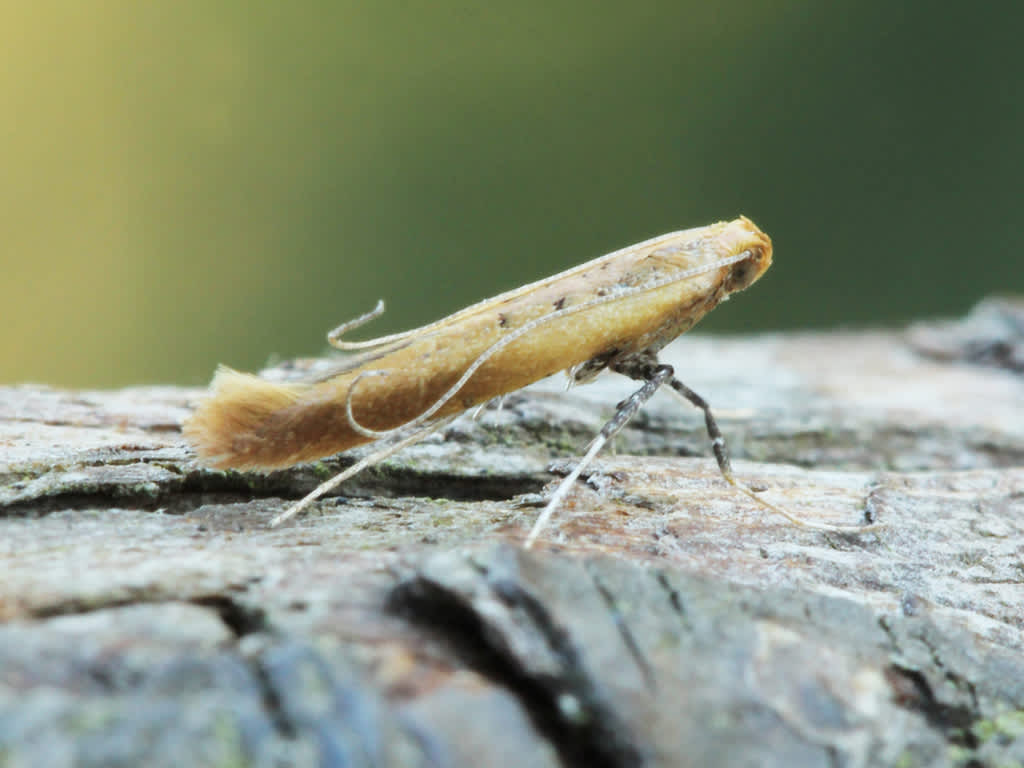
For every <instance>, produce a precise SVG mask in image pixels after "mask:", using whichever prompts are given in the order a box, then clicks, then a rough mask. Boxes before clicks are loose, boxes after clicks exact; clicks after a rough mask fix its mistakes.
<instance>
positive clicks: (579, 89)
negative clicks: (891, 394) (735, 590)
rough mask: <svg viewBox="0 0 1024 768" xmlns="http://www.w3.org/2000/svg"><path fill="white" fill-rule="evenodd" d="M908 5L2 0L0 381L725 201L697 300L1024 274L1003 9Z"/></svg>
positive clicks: (150, 371) (1016, 136)
mask: <svg viewBox="0 0 1024 768" xmlns="http://www.w3.org/2000/svg"><path fill="white" fill-rule="evenodd" d="M926 7H927V6H924V5H923V4H921V5H920V8H918V9H915V8H914V7H913V4H911V7H903V8H901V9H899V10H895V9H893V8H892V7H890V6H888V5H878V6H877V7H875V6H870V5H864V6H863V7H861V6H856V7H854V6H846V7H845V8H840V7H839V6H836V7H835V8H832V7H831V6H816V5H814V4H807V3H798V2H782V3H777V4H770V5H765V4H760V3H753V2H745V3H743V2H741V3H736V4H731V5H729V6H728V7H726V6H719V5H716V4H706V3H697V2H682V3H679V2H667V1H663V2H662V1H655V0H650V1H648V2H638V3H634V4H621V5H618V4H613V5H607V6H605V5H601V6H600V7H598V6H597V5H595V4H591V3H584V2H566V3H561V4H558V5H557V7H552V6H551V4H545V3H541V2H533V1H531V2H524V3H517V4H461V3H454V2H441V3H427V2H409V3H336V2H298V3H292V4H282V3H227V2H225V3H200V2H194V1H193V2H174V3H171V2H153V3H139V2H128V1H127V0H120V1H116V0H108V1H107V2H91V3H77V2H43V3H13V2H8V3H3V4H0V267H2V279H0V306H2V307H3V313H4V318H5V320H6V322H5V323H4V324H3V326H2V330H0V383H18V382H26V381H33V382H41V383H49V384H53V385H56V386H76V387H89V386H115V385H123V384H130V383H203V382H205V381H206V379H207V378H208V376H209V375H210V373H212V370H213V367H214V365H215V364H216V363H217V362H225V363H229V364H232V365H235V366H238V367H241V368H255V367H259V366H260V365H262V364H263V363H264V362H265V361H266V360H268V359H269V358H271V357H272V356H284V357H288V356H295V355H301V354H315V353H318V352H320V351H321V350H322V349H323V347H324V344H323V334H324V333H325V332H326V331H327V330H329V328H330V327H332V326H333V325H336V324H338V323H340V322H342V321H344V320H346V319H348V318H349V317H351V316H353V315H357V314H360V313H361V312H364V311H366V310H367V309H369V308H370V307H372V305H373V303H374V302H375V301H376V299H377V298H380V297H384V298H386V299H388V301H389V312H388V314H387V315H386V316H385V320H384V321H383V322H381V323H378V324H377V327H374V328H372V329H369V332H378V331H379V332H381V333H384V332H388V331H393V330H398V329H401V328H404V327H409V326H411V325H415V324H420V323H425V322H429V321H431V320H433V319H436V318H437V317H439V316H441V315H444V314H446V313H449V312H452V311H455V310H457V309H459V308H461V307H462V306H463V305H465V304H468V303H470V302H472V301H475V300H477V299H480V298H483V297H485V296H487V295H490V294H494V293H497V292H499V291H502V290H505V289H508V288H510V287H512V286H514V285H516V284H520V283H522V282H525V281H527V280H533V279H537V278H539V277H542V276H545V275H547V274H550V273H553V272H555V271H557V270H559V269H562V268H565V267H566V266H568V265H571V264H574V263H577V262H580V261H583V260H585V259H590V258H593V257H595V256H598V255H600V254H601V253H602V252H606V251H609V250H612V249H614V248H617V247H620V246H623V245H626V244H628V243H629V242H632V241H635V240H638V239H641V238H643V237H647V236H650V235H653V234H656V233H658V232H662V231H668V230H671V229H678V228H683V227H688V226H696V225H701V224H706V223H709V222H710V221H713V220H715V219H725V218H732V217H734V216H736V215H737V214H740V213H744V214H747V215H749V216H751V217H752V218H753V219H754V220H755V221H756V222H757V223H758V224H759V225H761V226H762V227H763V228H764V229H765V230H766V231H767V232H769V233H770V234H771V235H772V236H773V238H774V239H775V242H776V267H774V268H773V273H772V274H770V275H769V276H768V278H766V280H765V281H763V283H762V284H759V285H758V287H757V288H756V289H755V290H754V291H751V292H750V293H749V295H744V296H743V298H742V300H738V301H736V302H733V303H730V305H729V306H728V307H725V308H723V309H721V310H719V313H722V314H723V315H724V317H723V319H722V320H721V321H719V320H717V318H716V317H713V318H712V319H711V324H712V325H713V326H714V327H717V328H721V329H729V328H732V329H742V330H757V329H759V328H766V329H767V328H773V327H780V326H793V325H830V324H836V323H884V322H899V321H902V320H905V319H907V318H908V317H911V316H915V315H920V314H935V313H947V314H949V313H954V312H960V311H963V309H965V308H966V307H967V306H969V305H970V304H971V303H972V302H973V301H974V300H976V299H977V298H980V297H981V295H983V294H985V293H989V292H992V291H994V290H1002V291H1004V292H1005V291H1007V290H1021V289H1024V285H1022V282H1021V276H1020V272H1021V271H1020V269H1019V267H1020V262H1019V256H1015V253H1016V251H1015V248H1016V238H1015V236H1016V231H1015V230H1016V226H1015V224H1014V221H1013V219H1014V218H1015V215H1016V205H1015V202H1016V197H1017V195H1016V193H1015V190H1016V189H1017V187H1018V186H1019V173H1011V170H1010V169H1011V168H1012V167H1018V168H1019V167H1020V161H1021V153H1022V150H1021V146H1020V145H1021V142H1020V136H1021V135H1022V133H1021V128H1022V124H1024V123H1022V111H1021V106H1020V101H1021V100H1020V99H1019V98H1018V96H1017V94H1016V87H1017V86H1019V83H1020V82H1021V79H1020V77H1019V75H1020V69H1021V65H1020V64H1019V56H1017V55H1016V54H1015V53H1014V51H1015V48H1014V44H1013V42H1012V40H1011V38H1012V34H1011V30H1012V29H1013V28H1014V25H1013V23H1011V22H1012V20H1011V19H1008V18H1005V17H1003V18H1002V19H1001V22H1000V23H999V24H992V23H989V22H988V20H986V19H976V18H975V17H976V16H977V15H979V14H984V13H985V11H984V10H981V9H979V8H975V9H974V10H973V11H972V12H971V13H972V14H973V16H969V17H966V16H965V17H964V18H956V17H955V16H954V17H950V18H945V19H936V18H935V16H936V15H935V14H929V15H924V14H922V13H920V12H919V11H921V10H923V9H924V8H926ZM1018 17H1019V13H1018ZM1003 38H1006V39H1005V40H1004V39H1003ZM940 52H941V57H940V56H939V55H938V54H939V53H940ZM1014 83H1016V84H1017V86H1015V85H1013V84H1014ZM968 250H972V251H973V253H972V255H973V257H974V259H975V261H974V262H973V266H972V267H971V268H970V269H967V268H965V261H964V255H965V252H966V251H968ZM1014 258H1016V259H1017V261H1016V264H1015V263H1014ZM925 259H927V260H928V261H927V265H928V269H927V270H924V269H923V267H922V265H923V263H925V262H924V260H925ZM717 314H718V313H716V315H717ZM719 323H720V324H719Z"/></svg>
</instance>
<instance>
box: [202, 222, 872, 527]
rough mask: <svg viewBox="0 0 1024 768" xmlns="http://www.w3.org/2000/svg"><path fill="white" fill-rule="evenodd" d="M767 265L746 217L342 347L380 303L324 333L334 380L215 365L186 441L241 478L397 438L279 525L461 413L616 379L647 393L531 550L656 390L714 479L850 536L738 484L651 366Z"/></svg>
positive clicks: (718, 442) (663, 372) (669, 377)
mask: <svg viewBox="0 0 1024 768" xmlns="http://www.w3.org/2000/svg"><path fill="white" fill-rule="evenodd" d="M771 263H772V245H771V240H770V239H769V238H768V236H767V235H766V234H764V233H763V232H762V231H761V230H759V229H758V228H757V227H756V226H755V225H754V223H753V222H751V221H750V220H749V219H747V218H745V217H741V218H738V219H735V220H733V221H726V222H719V223H716V224H711V225H709V226H706V227H698V228H695V229H687V230H683V231H680V232H672V233H670V234H667V235H662V236H660V237H655V238H651V239H650V240H645V241H644V242H642V243H637V244H636V245H632V246H629V247H628V248H623V249H622V250H618V251H615V252H613V253H609V254H607V255H605V256H602V257H600V258H598V259H595V260H593V261H588V262H586V263H584V264H581V265H579V266H577V267H573V268H572V269H568V270H566V271H564V272H561V273H559V274H557V275H554V276H553V277H549V278H546V279H544V280H540V281H538V282H535V283H530V284H529V285H525V286H523V287H521V288H516V289H515V290H512V291H508V292H507V293H503V294H501V295H499V296H495V297H494V298H492V299H487V300H486V301H482V302H480V303H478V304H474V305H473V306H471V307H468V308H466V309H464V310H462V311H460V312H456V313H455V314H453V315H450V316H448V317H446V318H444V319H443V320H439V321H438V322H436V323H433V324H431V325H427V326H424V327H422V328H417V329H415V330H412V331H406V332H404V333H397V334H393V335H389V336H383V337H380V338H377V339H373V340H371V341H364V342H346V341H342V340H341V336H342V334H344V333H345V332H347V331H350V330H352V329H353V328H356V327H358V326H360V325H362V324H364V323H365V322H367V321H369V320H370V319H372V318H373V317H376V316H377V315H379V314H380V313H381V312H382V311H383V304H382V303H379V304H378V305H377V308H376V309H375V310H373V311H372V312H370V313H368V314H366V315H363V316H362V317H359V318H356V319H355V320H353V321H351V322H349V323H346V324H345V325H343V326H341V327H340V328H338V329H336V330H335V331H333V332H332V333H331V334H330V335H329V336H328V340H329V341H330V342H331V343H332V344H333V345H334V346H336V347H338V348H340V349H343V350H349V351H353V350H358V351H359V354H356V355H353V356H351V357H349V358H347V359H344V360H343V361H342V362H341V363H340V364H339V365H338V367H337V368H335V369H333V370H331V371H330V372H329V373H328V374H326V375H323V376H320V377H318V378H316V379H313V380H309V381H303V382H293V383H278V382H271V381H267V380H265V379H261V378H259V377H257V376H254V375H251V374H245V373H239V372H237V371H233V370H230V369H228V368H224V367H222V368H220V369H219V370H218V371H217V374H216V375H215V377H214V379H213V383H212V384H211V392H210V395H209V396H208V397H207V398H206V399H205V400H204V401H203V402H201V403H200V405H199V406H198V408H197V409H196V411H195V413H194V414H193V415H192V417H191V418H190V419H189V420H188V421H187V422H186V424H185V426H184V433H185V437H186V438H187V439H188V441H189V442H190V443H191V444H192V445H193V446H194V447H195V449H196V451H197V453H198V455H199V458H200V460H201V461H202V462H204V463H206V464H208V465H210V466H213V467H219V468H237V469H270V468H275V467H289V466H292V465H294V464H298V463H300V462H304V461H310V460H313V459H317V458H320V457H323V456H329V455H331V454H334V453H338V452H339V451H344V450H347V449H349V448H352V447H354V446H357V445H361V444H363V443H367V442H370V441H373V440H382V439H384V438H388V437H398V438H401V439H398V440H397V441H392V442H391V443H390V444H389V445H387V446H386V447H385V448H383V449H382V450H380V451H377V452H375V453H372V454H371V455H369V456H367V457H366V458H364V459H362V460H361V461H359V462H356V463H355V464H354V465H352V466H351V467H349V468H348V469H346V470H345V471H344V472H342V473H341V474H339V475H338V476H336V477H334V478H332V479H331V480H329V481H327V482H326V483H324V484H323V485H321V486H320V487H319V488H317V489H316V490H315V491H313V492H312V493H311V494H309V495H308V496H307V497H306V498H304V499H302V500H301V501H299V502H298V503H297V504H295V505H293V506H292V507H291V508H290V509H288V510H286V511H285V512H284V513H282V514H281V515H279V516H278V517H277V518H275V520H274V521H272V523H271V524H272V525H276V524H278V523H280V522H282V521H283V520H285V519H288V518H289V517H291V516H292V515H294V514H295V513H297V512H298V511H300V510H301V509H302V508H304V507H306V506H307V505H308V504H310V503H311V502H312V501H313V500H315V499H316V498H319V497H320V496H321V495H323V494H324V493H326V492H327V491H329V490H331V489H333V488H334V487H336V486H337V485H338V484H340V483H341V482H342V481H344V480H345V479H347V478H349V477H351V476H352V475H354V474H356V472H359V471H361V470H362V469H364V468H366V467H367V466H370V465H371V464H373V463H376V462H378V461H380V460H382V459H384V458H386V457H387V456H390V455H391V454H392V453H394V452H395V451H397V450H400V449H401V448H403V447H405V446H407V445H410V444H412V443H413V442H416V441H417V440H420V439H422V438H423V437H425V436H426V435H428V434H430V433H431V432H433V431H434V430H436V429H437V428H439V427H440V426H443V425H444V424H446V423H447V422H448V421H450V420H451V419H452V418H454V417H455V416H457V415H458V414H460V413H462V412H463V411H465V410H467V409H470V408H474V407H476V406H479V405H482V404H485V403H487V402H488V401H490V400H492V399H494V398H496V397H500V396H501V395H504V394H507V393H509V392H513V391H515V390H518V389H521V388H523V387H525V386H526V385H528V384H531V383H533V382H535V381H538V380H539V379H542V378H544V377H546V376H550V375H551V374H554V373H556V372H558V371H560V370H566V371H567V373H568V375H569V378H570V381H571V383H583V382H586V381H588V380H590V379H592V378H593V377H594V376H596V375H597V374H598V373H600V372H601V371H603V370H605V369H608V370H612V371H615V372H617V373H622V374H624V375H626V376H629V377H631V378H633V379H637V380H639V381H643V382H644V384H643V386H641V388H640V389H639V390H637V392H636V393H635V394H634V395H633V396H632V397H631V398H629V399H628V400H626V401H624V402H623V403H622V404H621V405H620V408H619V410H618V412H617V413H616V415H615V416H614V417H613V418H612V420H611V421H609V422H608V424H607V425H605V428H604V429H602V430H601V433H600V434H599V435H598V436H597V438H595V440H594V442H592V443H591V445H590V447H589V450H588V451H587V453H586V455H585V456H584V457H583V459H582V460H581V461H580V462H579V463H578V464H577V466H576V468H575V469H574V471H573V472H572V473H571V474H570V475H569V476H568V477H566V478H565V479H564V480H563V482H562V483H561V485H560V486H559V487H558V488H557V489H556V491H555V493H554V495H553V496H552V498H551V501H550V502H549V503H548V506H547V507H546V508H545V510H544V511H543V512H542V513H541V515H540V517H539V518H538V521H537V523H536V524H535V525H534V528H533V530H532V531H531V533H530V535H529V537H528V538H527V541H526V545H527V546H530V545H531V544H532V543H533V542H534V541H535V540H536V538H537V535H538V534H539V532H540V531H541V529H542V527H543V525H544V524H545V523H546V521H547V520H548V518H549V517H550V516H551V514H552V513H553V512H554V510H555V509H556V508H557V506H558V504H559V503H560V501H561V499H562V498H564V496H565V495H566V494H567V493H568V492H569V490H570V488H571V486H572V484H573V483H574V482H575V480H576V478H577V477H578V476H579V474H580V472H581V471H582V470H583V468H584V467H585V466H586V464H587V463H589V461H590V460H592V459H593V457H594V456H596V455H597V453H598V452H599V451H600V450H601V448H602V446H603V445H604V444H605V443H606V442H607V441H608V440H609V439H611V438H612V437H613V436H614V435H615V434H616V433H617V432H618V431H619V430H620V429H621V428H622V427H623V426H624V425H625V424H626V422H627V421H628V420H629V418H630V417H631V416H632V415H633V414H634V413H636V411H637V410H638V409H639V408H640V406H642V405H643V403H644V402H646V400H647V399H648V398H650V396H651V395H652V394H653V393H654V392H655V391H656V390H657V389H658V388H659V386H661V385H662V384H668V385H669V386H670V388H671V390H672V391H674V392H675V393H676V394H679V395H682V396H683V397H684V398H685V399H687V400H688V401H689V402H691V403H692V404H694V405H696V406H697V407H698V408H701V409H702V410H703V411H704V415H705V421H706V423H707V427H708V432H709V434H710V435H711V437H712V440H713V447H714V451H715V456H716V459H717V460H718V464H719V468H720V469H721V471H722V474H723V476H724V477H725V479H726V480H728V481H729V482H730V483H731V484H732V485H734V486H735V487H736V488H737V489H738V490H740V491H741V492H743V493H745V494H747V495H748V496H750V497H751V498H753V499H755V500H756V501H758V502H759V503H760V504H762V505H764V506H767V507H769V508H771V509H772V510H774V511H776V512H778V513H780V514H782V515H784V516H786V517H787V518H788V519H790V520H792V521H794V522H797V523H798V524H801V525H806V526H810V527H815V528H823V529H826V530H847V528H845V527H842V526H831V525H825V524H820V523H811V522H805V521H801V520H799V519H796V518H794V517H793V516H792V515H790V514H789V513H788V512H786V511H785V510H783V509H781V508H779V507H776V506H774V505H771V504H769V503H768V502H766V501H764V500H762V499H760V498H759V497H758V496H756V495H755V494H754V493H753V492H752V491H750V490H749V489H748V488H746V486H743V485H741V484H740V483H739V482H738V481H737V480H736V479H735V478H734V477H733V474H732V469H731V467H730V464H729V460H728V455H727V454H726V451H725V443H724V440H723V439H722V435H721V433H720V432H719V430H718V427H717V425H715V422H714V418H713V416H712V415H711V410H710V408H709V407H708V405H707V403H706V402H705V401H704V400H703V399H702V398H700V396H699V395H697V394H696V393H695V392H693V391H692V390H690V389H689V388H687V387H686V386H685V385H684V384H682V382H680V381H678V379H676V378H675V376H674V373H673V371H672V369H671V367H670V366H666V365H662V364H660V363H659V362H658V359H657V353H658V351H659V350H660V349H661V348H662V347H664V346H665V345H666V344H668V343H669V342H670V341H672V340H673V339H675V338H676V337H677V336H679V335H680V334H682V333H684V332H685V331H687V330H689V329H690V328H691V327H693V325H694V324H696V323H697V321H699V320H700V319H701V318H702V317H703V316H704V315H705V314H707V313H708V312H709V311H711V310H712V309H714V308H715V306H717V305H718V304H719V303H720V302H721V301H724V300H725V299H726V298H728V297H729V295H730V294H732V293H735V292H736V291H741V290H743V289H744V288H747V287H748V286H750V285H751V284H753V283H754V282H755V281H756V280H757V279H758V278H760V277H761V275H763V274H764V272H765V271H766V270H767V269H768V267H769V266H770V265H771ZM396 433H400V434H397V435H396ZM852 530H863V528H856V529H852Z"/></svg>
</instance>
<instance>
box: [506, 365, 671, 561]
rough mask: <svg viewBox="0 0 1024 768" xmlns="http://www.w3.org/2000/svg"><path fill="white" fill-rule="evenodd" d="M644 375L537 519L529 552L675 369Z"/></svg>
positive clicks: (660, 368)
mask: <svg viewBox="0 0 1024 768" xmlns="http://www.w3.org/2000/svg"><path fill="white" fill-rule="evenodd" d="M644 373H645V374H646V375H644V376H642V377H637V378H644V379H646V381H645V383H644V385H643V386H642V387H640V389H638V390H637V391H636V392H634V393H633V394H632V395H630V396H629V397H628V398H626V399H625V400H623V401H622V402H621V403H619V405H618V409H617V410H616V411H615V415H614V416H612V418H611V419H610V420H609V421H608V423H607V424H605V425H604V426H603V427H602V428H601V431H600V432H598V433H597V437H595V438H594V439H593V441H592V442H591V443H590V446H589V447H588V448H587V452H586V453H585V454H584V455H583V458H582V459H580V460H579V463H578V464H577V465H576V467H575V468H574V469H573V471H572V472H570V473H569V474H568V475H567V476H566V477H565V479H563V480H562V482H561V483H559V484H558V487H557V488H556V489H555V492H554V494H552V496H551V500H550V501H548V503H547V506H545V507H544V511H543V512H541V513H540V517H538V518H537V522H535V523H534V524H533V528H532V529H531V530H530V535H529V536H527V537H526V543H525V544H524V546H525V548H526V549H529V548H530V547H532V546H533V543H534V542H535V541H536V540H537V536H538V535H539V534H540V532H541V531H542V530H543V529H544V527H545V526H546V525H547V523H548V520H550V519H551V515H552V514H554V512H555V510H556V509H558V505H559V504H561V503H562V499H564V498H565V497H566V495H567V494H568V493H569V490H570V489H571V488H572V486H573V484H574V483H575V482H576V480H577V478H578V477H579V476H580V473H582V472H583V470H584V469H586V468H587V466H589V465H590V463H591V462H592V461H593V460H594V457H595V456H597V454H598V453H600V451H601V449H602V448H604V446H605V444H606V443H607V442H608V441H609V440H611V439H612V438H613V437H615V435H617V434H618V433H619V432H620V431H621V430H622V428H623V427H624V426H626V424H628V423H629V420H630V419H632V418H633V417H634V416H635V415H636V412H637V411H639V410H640V409H641V408H642V407H643V405H644V403H646V402H647V401H648V400H650V399H651V397H652V396H653V395H654V393H655V392H657V391H658V387H660V386H661V385H662V384H664V383H665V382H666V381H668V380H669V379H671V378H672V376H673V373H674V371H673V370H672V366H671V365H661V364H659V363H658V362H657V360H655V361H654V362H653V365H651V366H649V367H647V368H645V369H644Z"/></svg>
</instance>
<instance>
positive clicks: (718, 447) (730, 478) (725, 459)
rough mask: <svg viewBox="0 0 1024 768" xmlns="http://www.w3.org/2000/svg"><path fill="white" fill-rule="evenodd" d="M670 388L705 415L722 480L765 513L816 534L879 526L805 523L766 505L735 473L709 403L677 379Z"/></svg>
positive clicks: (783, 511) (855, 531) (784, 509)
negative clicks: (816, 532)
mask: <svg viewBox="0 0 1024 768" xmlns="http://www.w3.org/2000/svg"><path fill="white" fill-rule="evenodd" d="M669 386H670V387H672V389H671V390H670V391H671V392H672V393H673V394H675V395H677V396H679V397H680V398H681V399H684V400H686V401H687V402H688V403H690V404H691V405H693V406H695V407H697V408H700V410H701V411H703V413H704V426H705V428H706V429H707V432H708V437H710V438H711V449H712V450H713V451H714V452H715V461H716V462H718V471H719V472H721V473H722V477H724V478H725V481H726V482H727V483H729V485H731V486H732V487H733V488H735V489H736V490H737V491H739V492H740V493H742V494H743V495H744V496H748V497H749V498H751V499H753V500H754V501H756V502H757V503H758V504H760V505H761V506H762V507H764V508H765V509H769V510H771V511H772V512H775V513H776V514H779V515H782V516H783V517H784V518H786V519H787V520H789V522H791V523H793V524H794V525H798V526H800V527H801V528H813V529H814V530H817V531H829V532H831V533H865V532H867V531H871V530H874V529H876V528H878V527H880V526H878V525H871V524H868V525H832V524H830V523H819V522H815V521H814V520H804V519H803V518H801V517H797V516H796V515H794V514H793V513H792V512H790V511H789V510H788V509H786V508H785V507H780V506H777V505H775V504H772V503H771V502H770V501H765V500H764V499H762V498H761V497H760V496H758V495H757V494H756V493H754V491H753V490H751V489H750V487H749V486H747V485H744V484H743V483H741V482H740V481H739V480H737V479H736V476H735V475H734V474H733V473H732V462H731V461H729V451H728V450H727V449H726V447H725V437H724V436H723V435H722V431H721V430H720V429H719V428H718V424H717V423H716V422H715V417H714V415H713V414H712V413H711V406H710V405H708V401H707V400H705V399H704V398H703V397H701V396H700V395H698V394H697V393H696V392H694V391H693V390H692V389H690V388H689V387H688V386H686V385H685V384H683V382H681V381H680V380H679V379H677V378H675V377H674V376H673V377H672V379H671V380H670V381H669Z"/></svg>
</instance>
